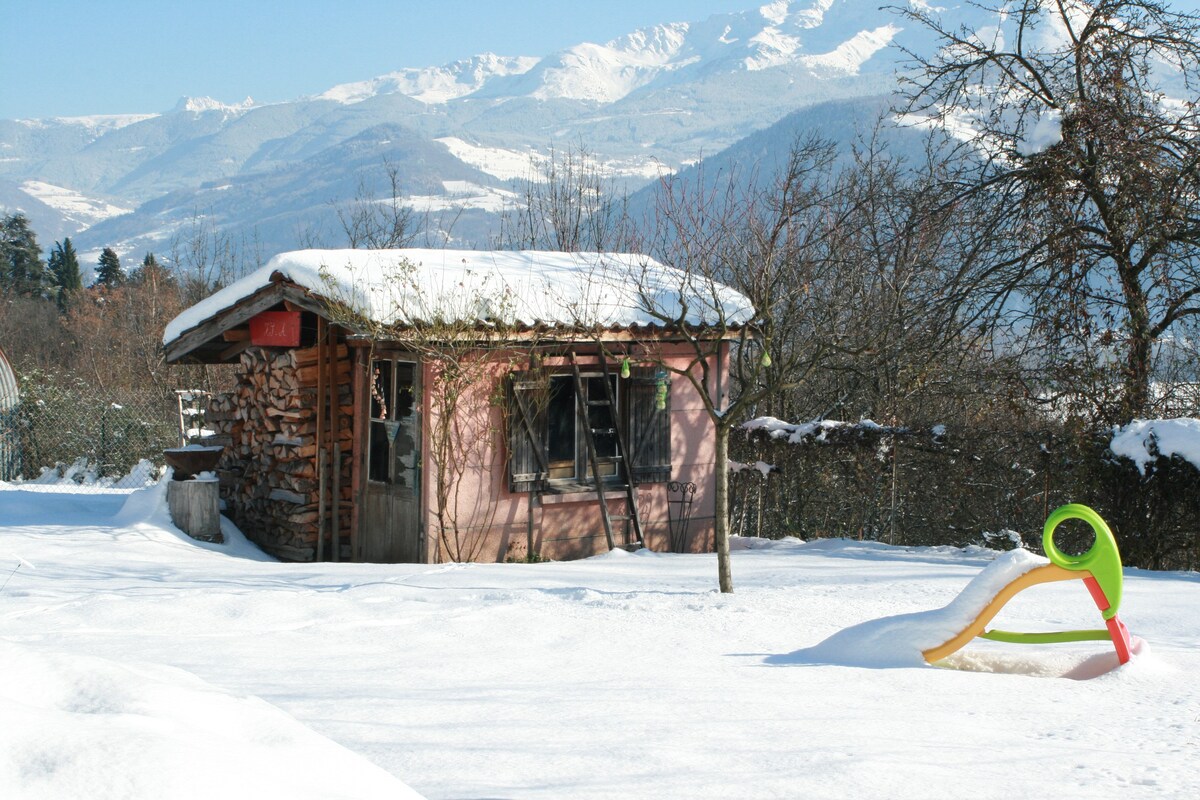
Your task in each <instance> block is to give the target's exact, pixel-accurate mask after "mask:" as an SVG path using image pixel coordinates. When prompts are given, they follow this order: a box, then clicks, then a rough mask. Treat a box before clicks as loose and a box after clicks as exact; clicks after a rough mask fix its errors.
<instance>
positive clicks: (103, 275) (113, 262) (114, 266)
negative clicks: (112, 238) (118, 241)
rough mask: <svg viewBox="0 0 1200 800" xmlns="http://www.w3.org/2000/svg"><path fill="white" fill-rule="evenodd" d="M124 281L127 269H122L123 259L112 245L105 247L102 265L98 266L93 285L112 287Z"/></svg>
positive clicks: (101, 260)
mask: <svg viewBox="0 0 1200 800" xmlns="http://www.w3.org/2000/svg"><path fill="white" fill-rule="evenodd" d="M123 283H125V270H123V269H121V259H120V258H119V257H118V256H117V253H116V251H115V250H113V249H112V248H111V247H106V248H104V252H102V253H101V254H100V265H99V266H98V267H97V268H96V281H95V283H93V284H92V285H93V286H103V287H104V288H106V289H111V288H113V287H116V286H120V285H121V284H123Z"/></svg>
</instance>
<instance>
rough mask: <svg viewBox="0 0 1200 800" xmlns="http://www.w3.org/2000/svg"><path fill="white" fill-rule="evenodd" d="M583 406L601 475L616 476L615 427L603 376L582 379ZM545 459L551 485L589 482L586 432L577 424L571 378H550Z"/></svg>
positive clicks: (613, 379) (613, 389)
mask: <svg viewBox="0 0 1200 800" xmlns="http://www.w3.org/2000/svg"><path fill="white" fill-rule="evenodd" d="M581 384H582V386H583V404H584V407H585V408H586V409H587V427H588V428H590V429H591V431H592V437H593V438H594V440H595V442H596V456H597V460H598V461H599V462H600V463H599V466H600V475H601V476H603V477H605V478H610V477H615V476H616V474H617V455H618V454H617V426H616V422H615V421H614V419H615V416H619V412H618V415H614V414H613V407H612V406H611V405H610V404H609V401H608V397H609V394H608V393H607V392H605V391H604V376H602V375H584V376H583V379H582V381H581ZM609 386H610V388H611V392H612V396H613V398H614V399H616V398H617V397H618V396H619V395H618V391H617V377H616V376H615V375H610V376H609ZM546 411H547V414H546V455H547V462H548V463H547V466H548V467H549V470H548V472H549V479H550V480H552V481H556V480H557V481H562V480H566V481H575V482H580V483H582V482H585V481H587V480H589V479H590V478H591V475H592V465H591V459H590V457H589V455H588V448H587V441H586V440H585V437H586V436H587V431H586V430H585V429H584V426H583V425H581V424H580V418H579V398H578V397H577V392H576V388H575V376H574V375H555V376H553V377H551V378H550V391H549V398H548V401H547V407H546Z"/></svg>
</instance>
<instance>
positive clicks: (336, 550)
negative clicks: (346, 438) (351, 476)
mask: <svg viewBox="0 0 1200 800" xmlns="http://www.w3.org/2000/svg"><path fill="white" fill-rule="evenodd" d="M341 510H342V445H341V443H340V442H336V441H335V442H334V443H333V514H332V517H333V533H332V540H333V560H334V561H341V559H342V556H341V551H342V515H341Z"/></svg>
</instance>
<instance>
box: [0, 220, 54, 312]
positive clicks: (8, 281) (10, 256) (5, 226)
mask: <svg viewBox="0 0 1200 800" xmlns="http://www.w3.org/2000/svg"><path fill="white" fill-rule="evenodd" d="M45 282H46V268H45V264H43V263H42V257H41V248H39V247H38V243H37V236H36V235H35V234H34V232H33V230H32V229H31V228H30V227H29V219H28V218H27V217H26V216H25V215H24V214H21V213H19V212H18V213H16V214H10V215H9V216H7V217H5V218H4V219H3V221H0V291H10V292H13V293H15V294H19V295H32V296H35V297H36V296H41V294H42V292H43V290H44V289H45Z"/></svg>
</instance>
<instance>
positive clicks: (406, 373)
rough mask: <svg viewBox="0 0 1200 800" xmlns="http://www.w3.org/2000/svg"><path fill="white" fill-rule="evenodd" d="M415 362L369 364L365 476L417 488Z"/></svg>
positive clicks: (418, 434)
mask: <svg viewBox="0 0 1200 800" xmlns="http://www.w3.org/2000/svg"><path fill="white" fill-rule="evenodd" d="M416 366H417V365H416V364H414V363H412V362H410V361H395V360H391V359H376V360H375V361H374V362H373V363H372V365H371V442H370V451H369V453H368V457H367V478H368V479H369V480H372V481H377V482H379V483H390V484H393V485H395V486H404V487H408V488H412V489H415V488H416V475H417V449H418V447H419V443H420V441H421V437H420V431H419V430H418V429H417V411H416V402H415V398H414V388H415V386H416Z"/></svg>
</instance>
